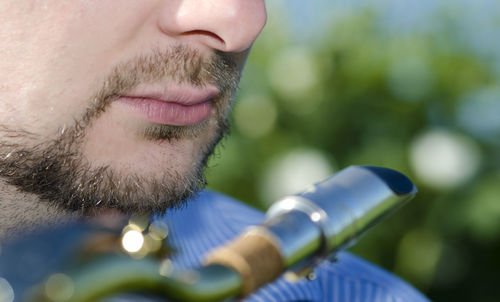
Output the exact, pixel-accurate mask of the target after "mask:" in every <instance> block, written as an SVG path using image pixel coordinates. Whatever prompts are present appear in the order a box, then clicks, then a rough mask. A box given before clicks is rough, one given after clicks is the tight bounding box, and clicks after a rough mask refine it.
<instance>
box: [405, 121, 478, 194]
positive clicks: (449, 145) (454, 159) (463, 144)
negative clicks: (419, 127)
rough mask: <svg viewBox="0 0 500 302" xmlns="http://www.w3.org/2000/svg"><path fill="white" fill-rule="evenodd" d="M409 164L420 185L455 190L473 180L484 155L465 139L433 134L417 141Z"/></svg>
mask: <svg viewBox="0 0 500 302" xmlns="http://www.w3.org/2000/svg"><path fill="white" fill-rule="evenodd" d="M410 160H411V165H412V168H413V170H414V171H415V173H416V175H417V177H418V178H419V179H420V181H422V182H423V183H425V184H426V185H428V186H430V187H433V188H435V189H452V188H455V187H457V186H459V185H461V184H463V183H465V182H466V181H468V180H470V179H471V178H472V177H473V176H474V174H475V173H476V172H477V170H478V169H479V164H480V160H481V153H480V150H479V147H478V146H477V144H476V143H475V142H474V141H473V140H472V139H470V138H468V137H466V136H463V135H460V134H457V133H453V132H450V131H447V130H432V131H429V132H427V133H424V134H423V135H421V136H419V137H417V138H416V139H415V140H414V142H413V143H412V146H411V150H410Z"/></svg>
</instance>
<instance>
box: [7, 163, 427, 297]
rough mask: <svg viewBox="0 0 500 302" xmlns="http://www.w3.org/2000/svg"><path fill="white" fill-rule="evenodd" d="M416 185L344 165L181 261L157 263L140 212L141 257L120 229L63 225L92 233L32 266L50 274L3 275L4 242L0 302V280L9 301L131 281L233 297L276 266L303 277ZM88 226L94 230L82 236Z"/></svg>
mask: <svg viewBox="0 0 500 302" xmlns="http://www.w3.org/2000/svg"><path fill="white" fill-rule="evenodd" d="M416 192H417V189H416V187H415V186H414V185H413V183H412V182H411V181H410V180H409V179H408V178H407V177H406V176H404V175H402V174H400V173H399V172H396V171H394V170H390V169H387V168H380V167H369V166H351V167H348V168H346V169H344V170H342V171H340V172H339V173H337V174H335V175H334V176H332V177H330V178H328V179H326V180H325V181H323V182H320V183H318V184H315V185H313V186H311V187H310V188H308V189H307V190H306V191H304V192H303V193H300V194H297V195H290V196H286V197H284V198H282V199H280V200H278V201H277V202H275V203H274V204H273V205H272V206H271V207H270V208H269V210H268V211H267V218H266V219H265V221H264V222H263V223H262V224H260V225H257V226H252V227H249V228H248V229H247V230H246V231H244V232H243V233H242V234H241V235H240V236H239V237H237V238H236V239H234V240H233V241H231V242H229V243H228V244H226V245H224V246H222V247H219V248H217V249H215V250H213V251H211V252H210V253H209V254H208V255H207V256H206V258H205V264H204V265H203V266H201V267H200V268H198V269H195V270H190V271H169V270H168V269H165V259H166V255H168V253H169V250H168V245H167V244H166V242H165V240H164V237H165V236H164V234H162V231H161V227H158V226H156V227H155V226H154V225H148V222H147V221H145V222H143V223H142V224H143V225H144V227H143V228H142V229H141V227H140V225H141V223H137V224H135V226H136V227H138V228H139V229H138V230H137V232H139V233H141V234H142V235H144V238H143V239H144V240H146V241H148V242H149V243H148V244H149V246H150V248H149V249H148V250H147V251H146V252H145V254H144V255H142V257H131V256H130V255H128V254H127V253H124V252H123V251H121V249H120V248H118V247H116V246H118V245H119V244H120V243H121V242H122V241H121V240H123V236H125V233H124V232H123V231H122V232H118V233H116V232H115V233H113V232H112V231H109V230H107V229H106V228H103V227H91V228H90V229H89V228H88V227H84V228H82V229H80V232H81V233H78V232H73V233H72V235H71V236H70V237H67V238H66V240H67V241H68V242H74V241H75V240H76V239H73V241H72V239H71V238H74V237H78V236H80V237H82V238H83V237H84V238H87V239H86V240H89V239H88V238H93V239H92V240H91V241H92V242H93V245H89V246H93V247H92V248H90V249H89V250H86V251H82V249H81V246H82V245H81V244H73V245H72V246H73V248H71V247H69V248H65V249H63V250H64V252H65V253H76V254H77V255H78V256H77V257H76V258H75V259H73V260H71V261H70V262H71V263H69V264H68V263H64V266H63V267H67V268H68V269H67V270H66V271H63V272H60V273H59V274H55V275H54V274H53V273H54V272H52V273H51V274H48V273H47V272H46V271H43V270H42V271H43V272H41V271H38V272H37V271H35V270H32V273H34V274H38V275H39V276H41V275H44V274H46V275H47V276H49V275H50V276H51V277H50V278H52V280H50V278H48V279H47V277H45V278H41V277H38V278H32V279H31V280H32V283H33V284H30V281H29V280H28V281H26V280H24V279H23V278H21V277H22V276H21V277H19V276H20V275H17V277H16V276H14V275H10V276H11V277H9V274H8V273H7V274H5V272H4V271H2V266H1V265H2V263H8V262H7V261H9V260H5V257H7V256H8V255H9V245H6V247H5V251H6V254H7V255H4V254H0V301H2V302H3V300H2V294H3V293H2V284H3V286H4V287H5V288H10V291H11V292H12V297H15V299H14V298H13V301H28V302H34V301H36V302H44V301H50V302H56V301H57V302H90V301H104V300H105V299H108V298H109V297H112V296H114V295H119V294H121V293H123V292H131V291H133V292H138V293H145V295H146V296H147V295H149V294H153V295H154V296H156V297H159V299H161V300H141V301H165V300H168V301H221V300H224V301H226V300H230V299H239V298H241V297H244V296H247V295H250V294H251V293H252V292H254V291H255V290H256V289H258V288H259V287H261V286H263V285H265V284H267V283H269V282H272V281H273V280H275V279H276V278H278V277H280V276H285V278H288V279H289V280H293V279H297V278H302V277H311V274H312V273H313V269H314V267H315V266H317V265H318V264H319V263H320V262H321V261H324V260H326V259H335V255H336V253H338V252H339V251H341V250H343V249H346V248H348V247H350V246H352V245H353V244H355V242H356V241H357V240H358V239H359V238H360V237H361V236H362V235H363V234H364V233H365V232H366V231H367V230H368V229H370V228H371V227H373V226H374V225H376V224H377V223H379V222H380V221H381V220H382V219H383V218H384V217H386V216H387V215H388V214H390V213H391V212H393V211H395V210H396V209H398V208H399V207H401V206H402V205H403V204H405V203H406V202H407V201H409V200H410V199H411V198H412V197H413V196H414V195H415V194H416ZM128 230H129V231H130V230H131V229H130V227H129V229H128ZM132 231H133V228H132ZM90 233H92V234H94V233H98V234H99V236H88V234H90ZM78 234H80V235H78ZM81 234H85V236H83V235H81ZM127 234H131V233H130V232H128V233H127ZM96 238H97V239H96ZM69 245H70V246H71V244H69ZM22 246H24V247H25V248H29V247H30V245H29V244H28V243H26V244H24V245H23V243H21V244H18V245H17V246H16V248H17V249H19V248H20V247H22ZM76 246H78V247H79V250H77V251H76V248H75V247H76ZM96 246H97V247H96ZM1 252H2V250H0V253H1ZM35 252H36V251H33V253H35ZM10 253H11V254H12V250H10ZM55 256H57V255H55ZM2 258H3V259H2ZM65 259H67V257H66V258H65ZM65 262H68V261H67V260H65ZM25 274H30V271H26V272H25ZM12 276H14V277H12ZM25 279H30V278H25ZM39 280H43V281H42V282H39ZM2 282H3V283H2ZM50 282H52V283H50ZM8 286H10V287H8ZM4 290H5V289H4Z"/></svg>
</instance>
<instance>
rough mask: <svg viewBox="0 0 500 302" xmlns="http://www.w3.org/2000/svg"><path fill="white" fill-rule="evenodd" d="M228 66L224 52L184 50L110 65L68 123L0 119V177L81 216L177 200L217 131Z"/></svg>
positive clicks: (233, 80) (229, 93)
mask: <svg viewBox="0 0 500 302" xmlns="http://www.w3.org/2000/svg"><path fill="white" fill-rule="evenodd" d="M173 58H175V60H174V59H173ZM180 58H181V59H180ZM238 69H239V68H237V67H236V66H235V64H234V62H231V59H230V58H229V57H227V56H224V55H215V56H214V57H212V58H210V59H201V58H199V57H197V54H196V53H195V52H193V51H190V50H187V49H184V48H175V49H172V50H169V51H168V52H165V53H162V54H159V53H156V54H154V55H150V56H147V57H140V58H135V59H133V60H131V61H129V62H124V63H122V64H120V65H118V66H115V68H114V69H113V72H111V73H110V74H109V76H108V77H106V79H105V80H103V81H102V85H101V86H99V87H100V88H98V89H96V91H95V92H94V93H93V94H92V96H91V97H90V98H88V101H87V102H86V108H87V109H86V110H85V111H84V113H83V114H81V115H80V116H77V117H75V119H74V121H73V122H71V123H67V122H65V123H64V124H62V123H61V124H60V125H58V123H57V122H51V123H50V124H51V125H57V127H54V129H52V131H51V133H52V134H50V135H37V133H36V131H31V129H30V130H26V129H16V128H15V127H13V126H12V125H0V132H3V133H1V134H0V153H1V154H0V158H1V159H0V176H1V177H3V178H4V179H6V180H7V182H9V183H10V184H12V185H15V186H16V187H18V189H19V190H21V191H24V192H29V193H34V194H36V195H38V196H39V198H40V200H42V202H49V203H51V204H53V205H55V206H57V207H60V208H63V209H68V210H73V211H80V212H81V213H82V214H86V215H93V214H97V213H99V212H100V211H101V210H108V209H110V208H113V209H118V210H120V211H123V212H134V213H136V212H141V213H142V212H159V211H163V210H165V209H166V208H168V207H172V206H176V205H179V204H181V203H182V201H184V200H186V199H187V198H188V197H189V196H190V195H191V194H193V193H195V192H196V191H198V190H200V189H201V188H202V187H203V186H204V184H205V181H204V176H203V168H204V165H205V164H206V161H207V158H208V156H209V155H210V154H211V153H212V152H213V149H214V147H215V145H216V144H217V142H218V141H219V140H220V139H221V138H222V137H223V135H224V133H225V131H226V129H227V116H228V112H229V110H230V107H231V101H232V98H233V94H234V91H235V89H236V85H237V82H238V75H239V70H238ZM61 102H72V100H61ZM61 114H64V113H61ZM37 118H38V119H42V118H43V117H37ZM62 120H63V119H62ZM64 120H65V121H67V119H64Z"/></svg>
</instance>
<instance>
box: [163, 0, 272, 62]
mask: <svg viewBox="0 0 500 302" xmlns="http://www.w3.org/2000/svg"><path fill="white" fill-rule="evenodd" d="M167 2H168V1H167ZM167 5H168V4H167ZM266 19H267V13H266V8H265V4H264V0H184V1H181V2H180V3H179V5H178V6H177V7H176V8H175V9H172V7H169V8H168V9H165V10H164V13H162V15H161V18H160V20H159V27H160V29H161V30H162V31H163V32H164V33H166V34H168V35H170V36H174V37H175V38H178V39H181V40H182V39H184V40H194V41H196V42H197V43H200V44H203V45H205V46H208V47H210V48H213V49H216V50H220V51H224V52H241V51H244V50H246V49H248V48H249V47H250V46H251V45H252V43H253V42H254V41H255V39H256V38H257V36H258V35H259V33H260V32H261V30H262V28H263V27H264V24H265V23H266Z"/></svg>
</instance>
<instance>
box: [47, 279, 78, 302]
mask: <svg viewBox="0 0 500 302" xmlns="http://www.w3.org/2000/svg"><path fill="white" fill-rule="evenodd" d="M74 292H75V285H74V283H73V280H71V278H70V277H68V276H66V275H64V274H54V275H52V276H50V277H49V279H47V281H46V282H45V295H46V296H47V298H49V299H50V301H54V302H59V301H66V300H68V299H70V298H71V297H72V296H73V294H74Z"/></svg>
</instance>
